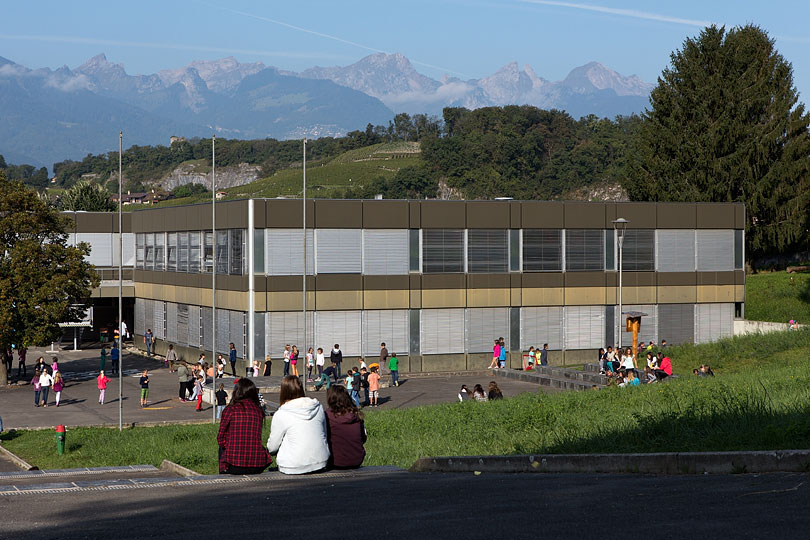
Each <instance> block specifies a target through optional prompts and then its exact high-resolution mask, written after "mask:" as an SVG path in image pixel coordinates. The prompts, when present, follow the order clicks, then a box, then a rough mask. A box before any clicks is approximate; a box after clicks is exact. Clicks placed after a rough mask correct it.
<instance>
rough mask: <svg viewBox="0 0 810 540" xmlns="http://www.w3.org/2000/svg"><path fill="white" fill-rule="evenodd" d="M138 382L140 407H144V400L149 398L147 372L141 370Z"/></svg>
mask: <svg viewBox="0 0 810 540" xmlns="http://www.w3.org/2000/svg"><path fill="white" fill-rule="evenodd" d="M138 382H139V384H140V385H141V407H146V400H147V398H149V372H148V371H147V370H143V373H141V378H140V380H139V381H138Z"/></svg>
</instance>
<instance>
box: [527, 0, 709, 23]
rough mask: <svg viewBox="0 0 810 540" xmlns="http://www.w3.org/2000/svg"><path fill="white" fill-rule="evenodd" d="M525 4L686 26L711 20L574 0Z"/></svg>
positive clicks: (533, 0)
mask: <svg viewBox="0 0 810 540" xmlns="http://www.w3.org/2000/svg"><path fill="white" fill-rule="evenodd" d="M519 1H520V2H523V3H525V4H539V5H543V6H556V7H565V8H571V9H581V10H584V11H595V12H597V13H607V14H609V15H618V16H620V17H630V18H633V19H644V20H647V21H658V22H665V23H672V24H684V25H686V26H698V27H700V28H703V27H706V26H710V25H711V24H712V22H711V21H701V20H698V19H684V18H682V17H673V16H670V15H661V14H660V13H651V12H649V11H639V10H636V9H621V8H612V7H605V6H595V5H593V4H577V3H574V2H558V1H555V0H519Z"/></svg>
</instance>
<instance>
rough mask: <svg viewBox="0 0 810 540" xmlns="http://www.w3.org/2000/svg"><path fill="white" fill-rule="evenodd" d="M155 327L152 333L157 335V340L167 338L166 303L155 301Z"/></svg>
mask: <svg viewBox="0 0 810 540" xmlns="http://www.w3.org/2000/svg"><path fill="white" fill-rule="evenodd" d="M152 324H153V325H154V326H152V332H153V333H154V334H155V339H165V338H166V328H165V327H166V302H163V301H161V300H155V315H154V318H153V323H152Z"/></svg>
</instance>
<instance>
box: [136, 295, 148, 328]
mask: <svg viewBox="0 0 810 540" xmlns="http://www.w3.org/2000/svg"><path fill="white" fill-rule="evenodd" d="M145 331H146V300H145V299H143V298H136V299H135V333H136V334H139V335H141V336H142V335H143V334H144V332H145Z"/></svg>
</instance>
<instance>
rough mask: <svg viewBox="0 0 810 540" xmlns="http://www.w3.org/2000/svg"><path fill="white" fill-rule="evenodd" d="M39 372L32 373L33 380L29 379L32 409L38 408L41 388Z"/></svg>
mask: <svg viewBox="0 0 810 540" xmlns="http://www.w3.org/2000/svg"><path fill="white" fill-rule="evenodd" d="M39 375H40V373H39V370H38V369H37V370H35V371H34V378H33V379H31V386H33V387H34V407H39V394H40V392H41V391H42V387H41V386H40V385H39Z"/></svg>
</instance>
